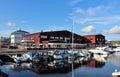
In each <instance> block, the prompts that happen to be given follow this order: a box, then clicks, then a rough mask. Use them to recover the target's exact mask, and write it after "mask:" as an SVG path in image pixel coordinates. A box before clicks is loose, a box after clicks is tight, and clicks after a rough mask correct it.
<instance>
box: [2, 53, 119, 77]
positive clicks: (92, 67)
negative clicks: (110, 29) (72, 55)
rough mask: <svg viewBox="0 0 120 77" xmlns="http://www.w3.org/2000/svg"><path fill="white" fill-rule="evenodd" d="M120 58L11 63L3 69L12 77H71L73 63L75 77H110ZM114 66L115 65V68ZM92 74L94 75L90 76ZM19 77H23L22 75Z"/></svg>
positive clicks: (82, 58) (116, 56)
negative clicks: (106, 76)
mask: <svg viewBox="0 0 120 77" xmlns="http://www.w3.org/2000/svg"><path fill="white" fill-rule="evenodd" d="M119 58H120V56H119V55H118V54H113V55H110V56H108V57H102V56H99V55H94V56H93V57H92V58H91V57H78V58H77V59H75V60H73V59H66V60H54V61H44V62H31V63H20V64H15V63H10V64H7V68H5V70H4V66H6V65H3V66H1V67H3V70H4V72H6V73H7V72H8V71H7V70H9V71H10V72H8V73H9V74H10V76H11V75H12V76H11V77H13V74H14V77H16V76H15V74H24V76H26V75H28V74H30V75H29V77H30V76H31V77H33V74H35V77H39V76H40V75H44V76H48V75H52V76H53V77H56V74H57V75H60V76H61V75H62V76H63V77H66V75H67V76H68V77H70V76H71V73H72V63H73V65H74V66H73V69H74V74H75V77H80V76H82V77H96V75H97V74H99V75H100V76H99V77H103V76H105V74H106V73H108V74H109V75H108V76H109V77H110V76H111V73H112V72H113V71H114V69H115V68H116V67H115V66H120V61H119ZM106 64H107V65H106ZM112 64H114V66H113V65H112ZM109 67H112V68H109ZM96 68H97V69H96ZM102 68H104V69H102ZM118 68H119V67H118ZM98 69H99V70H98ZM11 71H12V73H11ZM23 72H24V73H23ZM104 72H105V73H104ZM90 73H92V74H91V75H90ZM100 73H101V74H100ZM88 74H89V76H88ZM102 74H103V75H102ZM36 75H37V76H36ZM44 76H43V77H44ZM19 77H21V75H20V76H19Z"/></svg>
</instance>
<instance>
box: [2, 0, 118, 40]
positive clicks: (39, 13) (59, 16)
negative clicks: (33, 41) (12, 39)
mask: <svg viewBox="0 0 120 77" xmlns="http://www.w3.org/2000/svg"><path fill="white" fill-rule="evenodd" d="M119 3H120V0H0V36H3V37H9V36H10V34H11V32H14V31H17V30H19V29H21V30H24V31H27V32H30V33H36V32H40V31H51V30H52V31H56V30H68V31H72V26H73V25H74V26H73V27H74V28H73V32H74V33H77V34H79V35H82V36H84V35H93V34H103V35H105V37H106V39H107V40H120V8H119Z"/></svg>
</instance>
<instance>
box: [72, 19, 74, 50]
mask: <svg viewBox="0 0 120 77" xmlns="http://www.w3.org/2000/svg"><path fill="white" fill-rule="evenodd" d="M73 45H74V20H73V24H72V51H73V47H74V46H73Z"/></svg>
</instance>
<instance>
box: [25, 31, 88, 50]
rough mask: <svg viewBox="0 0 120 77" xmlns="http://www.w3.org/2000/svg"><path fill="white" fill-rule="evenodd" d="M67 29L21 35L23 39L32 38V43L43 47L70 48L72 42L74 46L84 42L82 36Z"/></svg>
mask: <svg viewBox="0 0 120 77" xmlns="http://www.w3.org/2000/svg"><path fill="white" fill-rule="evenodd" d="M73 36H74V37H73V38H72V32H70V31H67V30H62V31H49V32H38V33H33V34H27V35H25V36H23V39H24V40H33V41H34V44H36V45H37V46H39V45H40V47H44V48H46V47H47V48H70V47H71V44H72V42H73V43H74V46H76V47H77V46H81V47H82V45H83V44H85V43H86V40H85V38H84V37H82V36H80V35H78V34H75V33H73ZM72 40H73V41H72Z"/></svg>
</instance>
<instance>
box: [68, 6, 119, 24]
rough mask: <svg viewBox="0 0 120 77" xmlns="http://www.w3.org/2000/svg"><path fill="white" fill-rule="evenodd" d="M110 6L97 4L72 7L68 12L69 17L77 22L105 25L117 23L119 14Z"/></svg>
mask: <svg viewBox="0 0 120 77" xmlns="http://www.w3.org/2000/svg"><path fill="white" fill-rule="evenodd" d="M113 9H114V7H112V6H97V7H89V8H87V9H82V8H78V7H77V8H73V12H72V13H70V17H69V18H70V19H73V18H74V20H75V22H76V23H77V24H98V25H107V24H114V23H119V21H120V15H119V14H117V13H116V12H115V11H111V10H113Z"/></svg>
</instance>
